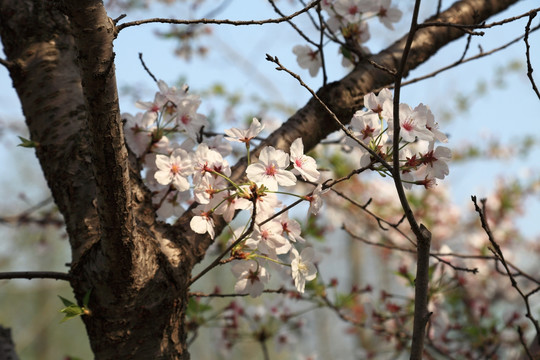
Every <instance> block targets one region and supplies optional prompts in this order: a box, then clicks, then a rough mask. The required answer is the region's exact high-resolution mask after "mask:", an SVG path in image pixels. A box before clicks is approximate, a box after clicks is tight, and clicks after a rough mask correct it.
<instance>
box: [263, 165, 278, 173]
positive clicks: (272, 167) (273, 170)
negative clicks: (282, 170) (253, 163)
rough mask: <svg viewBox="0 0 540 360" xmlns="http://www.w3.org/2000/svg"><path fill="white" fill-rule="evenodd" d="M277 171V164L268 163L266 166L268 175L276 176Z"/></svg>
mask: <svg viewBox="0 0 540 360" xmlns="http://www.w3.org/2000/svg"><path fill="white" fill-rule="evenodd" d="M276 173H277V169H276V165H273V164H272V165H268V166H267V167H266V175H270V176H275V175H276Z"/></svg>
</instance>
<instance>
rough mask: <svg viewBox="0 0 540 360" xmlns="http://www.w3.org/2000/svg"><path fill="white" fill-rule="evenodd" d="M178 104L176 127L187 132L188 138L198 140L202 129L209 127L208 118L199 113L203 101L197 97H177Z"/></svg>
mask: <svg viewBox="0 0 540 360" xmlns="http://www.w3.org/2000/svg"><path fill="white" fill-rule="evenodd" d="M175 104H176V107H177V108H176V125H177V126H178V127H179V128H180V130H183V131H185V132H186V134H187V136H189V137H190V138H192V139H194V140H196V139H197V138H198V136H199V133H200V131H201V128H203V127H204V126H208V125H209V123H208V121H207V120H206V116H204V115H202V114H199V113H197V109H198V108H199V105H200V104H201V100H200V99H199V97H198V96H195V95H186V96H182V97H177V98H176V99H175Z"/></svg>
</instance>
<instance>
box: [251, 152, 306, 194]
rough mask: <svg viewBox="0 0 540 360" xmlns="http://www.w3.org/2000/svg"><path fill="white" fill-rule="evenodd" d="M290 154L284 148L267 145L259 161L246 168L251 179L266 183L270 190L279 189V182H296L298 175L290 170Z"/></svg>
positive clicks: (281, 183)
mask: <svg viewBox="0 0 540 360" xmlns="http://www.w3.org/2000/svg"><path fill="white" fill-rule="evenodd" d="M288 165H289V155H288V154H286V153H285V152H284V151H282V150H276V149H275V148H274V147H272V146H267V147H265V148H263V149H262V150H261V153H260V155H259V161H258V162H257V163H255V164H251V165H249V166H248V167H247V169H246V174H247V177H248V179H249V180H251V181H253V182H255V183H257V184H258V185H264V186H265V187H267V188H268V190H270V191H277V189H278V184H279V185H281V186H292V185H294V184H296V176H294V174H293V173H292V172H290V171H288V170H285V169H286V168H287V166H288Z"/></svg>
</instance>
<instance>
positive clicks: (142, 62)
mask: <svg viewBox="0 0 540 360" xmlns="http://www.w3.org/2000/svg"><path fill="white" fill-rule="evenodd" d="M139 60H141V64H142V66H143V68H144V70H146V72H147V73H148V75H150V77H151V78H152V79H153V80H154V81H155V82H156V83H157V82H158V80H157V79H156V77H155V76H154V74H152V72H151V71H150V69H149V68H148V67H147V66H146V64H145V63H144V60H143V58H142V53H139Z"/></svg>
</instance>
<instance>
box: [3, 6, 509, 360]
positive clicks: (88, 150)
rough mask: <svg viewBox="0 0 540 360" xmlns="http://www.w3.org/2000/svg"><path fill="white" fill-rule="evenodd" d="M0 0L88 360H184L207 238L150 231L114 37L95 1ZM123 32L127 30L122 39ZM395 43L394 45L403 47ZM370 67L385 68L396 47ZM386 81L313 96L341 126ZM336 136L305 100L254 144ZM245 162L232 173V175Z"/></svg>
mask: <svg viewBox="0 0 540 360" xmlns="http://www.w3.org/2000/svg"><path fill="white" fill-rule="evenodd" d="M516 1H517V0H512V1H510V0H464V1H460V2H457V3H456V4H454V5H453V6H452V7H451V8H450V9H449V10H448V11H446V12H444V13H442V14H441V15H440V16H439V18H438V19H431V20H430V21H434V20H440V21H444V22H454V23H460V24H475V23H479V22H481V21H483V20H485V19H487V18H488V17H489V16H491V15H493V14H496V13H498V12H500V11H502V10H504V9H505V8H506V7H508V6H509V5H511V4H512V3H514V2H516ZM58 4H59V2H57V1H40V0H0V9H1V12H0V36H1V37H2V42H3V45H4V51H5V53H6V56H7V60H8V61H9V62H10V63H11V65H10V66H9V71H10V75H11V78H12V80H13V86H14V87H15V89H16V91H17V93H18V95H19V98H20V101H21V104H22V108H23V112H24V115H25V117H26V122H27V125H28V128H29V129H30V134H31V138H32V140H34V141H35V142H37V143H39V146H38V147H37V148H36V154H37V156H38V158H39V161H40V163H41V167H42V168H43V172H44V175H45V178H46V179H47V182H48V184H49V187H50V188H51V191H52V193H53V196H54V199H55V202H56V204H57V205H58V207H59V209H60V211H61V212H62V214H63V215H64V218H65V222H66V227H67V231H68V234H69V238H70V245H71V248H72V253H73V255H72V265H71V275H72V278H73V280H72V286H73V289H74V292H75V294H76V297H77V299H78V300H79V301H81V299H82V297H83V296H84V294H85V293H86V292H87V291H88V290H91V291H92V293H91V294H92V295H91V298H90V303H89V307H90V309H91V310H92V315H91V316H84V317H83V319H84V321H85V324H86V328H87V331H88V335H89V338H90V344H91V346H92V350H93V351H94V353H95V356H96V358H98V359H188V358H189V354H188V352H187V345H186V329H185V326H184V321H183V320H184V314H185V306H186V303H187V293H188V285H187V284H188V281H189V277H190V273H191V270H192V268H193V266H194V265H195V264H196V263H197V262H198V261H200V260H201V259H202V258H203V257H204V255H205V253H206V250H207V248H208V246H210V244H211V242H212V241H211V239H209V238H208V237H204V236H195V235H194V234H193V233H192V232H191V231H190V230H189V226H188V224H189V220H190V217H191V213H187V214H186V215H185V216H183V217H182V218H181V219H180V220H179V221H178V222H177V224H175V226H168V225H165V224H161V223H158V222H157V221H156V220H155V212H154V210H153V207H152V204H151V197H150V194H149V192H148V190H147V189H146V188H145V187H144V185H143V183H142V180H141V178H140V176H139V173H138V170H139V169H138V167H137V163H136V161H135V160H134V158H133V156H132V155H130V154H128V152H127V150H126V147H125V145H124V140H123V135H122V126H121V121H120V115H119V110H118V94H117V90H116V80H115V77H114V52H113V40H114V38H115V36H116V33H115V31H116V29H115V27H114V24H113V23H112V22H111V20H110V19H109V18H108V17H107V14H106V12H105V10H104V9H103V5H102V3H101V1H96V0H81V1H68V2H66V6H65V8H63V7H60V6H59V5H58ZM125 31H129V30H125ZM462 35H463V32H462V31H460V30H457V29H454V28H444V27H433V28H426V29H422V30H421V31H419V32H418V33H417V35H416V37H415V42H414V44H413V48H412V50H411V54H410V56H409V62H408V69H413V68H415V67H416V66H418V65H419V64H421V63H423V62H425V61H426V60H427V59H428V58H429V57H430V56H432V55H433V54H435V53H436V52H437V51H438V50H439V49H440V48H441V47H443V46H444V45H446V44H448V43H449V42H451V41H453V40H454V39H457V38H459V37H460V36H462ZM404 39H405V38H404ZM404 39H402V40H399V41H397V42H396V43H394V44H393V45H391V46H390V47H389V48H388V49H386V50H385V51H382V52H381V53H379V54H377V55H374V56H372V57H371V60H373V61H375V62H377V63H379V64H381V65H384V66H385V67H387V68H390V69H396V68H397V64H398V63H399V61H400V58H401V53H402V50H403V46H404V43H405V40H404ZM393 81H394V79H393V77H392V76H391V75H390V74H388V73H385V72H383V71H381V70H377V69H375V68H374V67H373V66H372V65H370V64H368V63H361V64H359V65H358V66H357V67H356V68H355V69H354V71H353V72H351V73H350V74H349V75H347V76H346V77H345V78H343V79H341V80H339V81H337V82H334V83H331V84H329V85H327V86H325V87H323V88H321V89H320V90H319V91H318V94H319V97H321V98H322V99H323V101H325V103H326V104H327V105H328V106H329V107H330V108H331V109H332V110H333V111H334V112H335V113H336V115H337V116H338V117H339V118H340V119H341V120H342V121H343V122H344V123H347V122H348V121H349V120H350V118H351V116H352V114H353V112H354V111H355V110H357V109H358V108H359V107H361V105H362V100H363V95H364V94H366V93H368V92H370V91H372V90H374V89H378V88H381V87H383V86H387V85H389V84H391V83H392V82H393ZM336 129H337V125H336V124H335V122H334V121H333V120H332V118H331V117H330V116H329V115H328V114H327V113H326V112H325V111H324V110H323V109H322V107H321V106H320V104H319V103H318V102H317V101H316V100H314V99H312V100H310V101H309V102H308V103H307V104H306V105H305V106H304V107H303V108H302V109H300V110H299V111H298V112H297V113H296V114H294V115H293V116H292V117H291V118H290V119H289V120H288V121H287V122H286V123H285V124H284V125H283V126H282V127H281V128H280V129H278V130H277V131H276V132H275V133H274V134H272V135H271V136H270V137H269V138H268V139H267V140H266V141H264V142H263V144H262V145H261V146H266V145H273V146H275V147H279V148H282V149H288V147H289V145H290V143H291V142H292V141H293V140H294V139H296V138H297V137H302V138H303V140H304V144H305V147H306V149H311V148H313V147H314V146H315V145H316V144H317V143H318V142H319V141H320V140H322V139H323V138H325V137H326V136H327V135H328V134H329V133H331V132H333V131H334V130H336ZM244 168H245V163H243V162H240V163H239V164H238V165H237V167H236V168H235V176H236V177H240V176H241V174H242V173H243V170H244Z"/></svg>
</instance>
